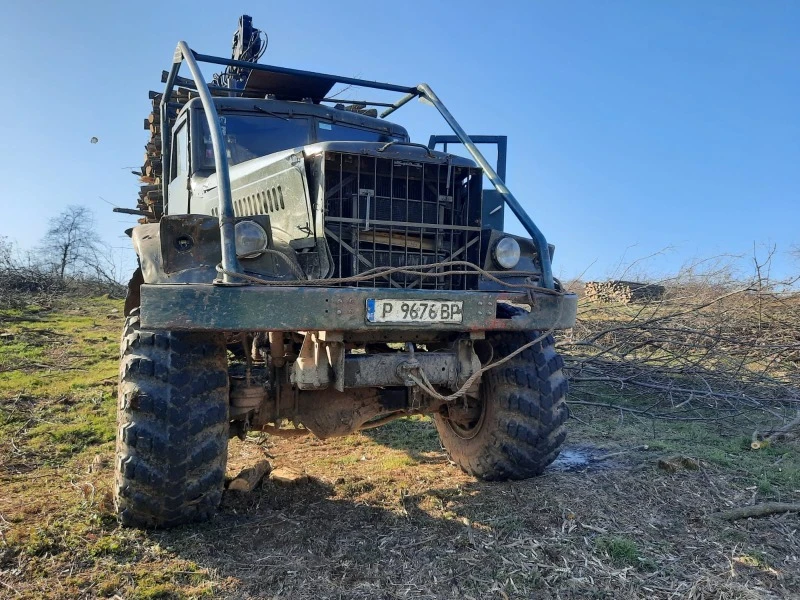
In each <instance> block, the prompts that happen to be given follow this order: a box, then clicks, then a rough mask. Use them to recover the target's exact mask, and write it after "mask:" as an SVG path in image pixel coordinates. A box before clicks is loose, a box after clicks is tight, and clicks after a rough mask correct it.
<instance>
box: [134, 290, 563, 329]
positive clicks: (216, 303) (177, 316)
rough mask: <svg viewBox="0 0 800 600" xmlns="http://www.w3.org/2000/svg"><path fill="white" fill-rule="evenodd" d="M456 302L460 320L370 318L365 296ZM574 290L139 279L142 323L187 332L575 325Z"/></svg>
mask: <svg viewBox="0 0 800 600" xmlns="http://www.w3.org/2000/svg"><path fill="white" fill-rule="evenodd" d="M370 298H374V299H390V298H396V299H402V300H408V301H425V300H444V301H462V302H463V303H464V306H463V319H462V322H461V323H420V324H416V323H402V324H398V323H371V322H368V321H367V316H366V315H367V309H366V304H367V300H368V299H370ZM498 301H504V302H511V303H519V304H528V305H530V304H531V301H533V305H532V306H531V312H530V313H529V314H527V315H520V316H515V317H513V318H511V319H501V318H497V317H496V305H497V302H498ZM577 309H578V297H577V296H576V295H575V294H561V295H556V294H547V293H541V292H540V293H532V294H531V295H530V296H528V295H527V294H516V293H508V292H484V291H441V290H439V291H435V290H406V289H376V288H329V287H300V286H298V287H268V286H224V285H211V284H185V285H181V284H144V285H142V286H141V320H142V327H144V328H146V329H170V330H191V331H353V332H356V331H357V332H365V331H376V330H379V331H391V330H395V331H396V330H401V329H402V330H412V329H424V330H426V331H430V330H436V331H490V330H523V331H528V330H539V331H542V330H547V329H551V328H554V329H567V328H569V327H572V326H573V325H574V324H575V317H576V314H577Z"/></svg>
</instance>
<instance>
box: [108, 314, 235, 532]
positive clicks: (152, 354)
mask: <svg viewBox="0 0 800 600" xmlns="http://www.w3.org/2000/svg"><path fill="white" fill-rule="evenodd" d="M227 366H228V363H227V353H226V349H225V338H224V336H222V335H218V334H205V333H193V332H170V331H158V332H155V331H143V330H141V328H140V326H139V309H138V308H137V309H134V310H132V311H131V314H130V315H129V316H128V318H127V319H126V321H125V328H124V330H123V334H122V345H121V360H120V378H119V395H118V397H119V404H118V413H117V415H118V418H117V456H116V462H115V465H116V473H115V485H114V500H115V503H116V506H117V511H118V515H119V519H120V521H121V522H122V524H123V525H128V526H133V527H173V526H175V525H181V524H183V523H189V522H193V521H203V520H206V519H208V518H210V517H211V516H212V515H213V514H214V512H215V510H216V508H217V506H218V505H219V503H220V500H221V499H222V491H223V485H224V481H225V463H226V461H227V455H228V371H227Z"/></svg>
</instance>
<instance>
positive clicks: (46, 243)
mask: <svg viewBox="0 0 800 600" xmlns="http://www.w3.org/2000/svg"><path fill="white" fill-rule="evenodd" d="M41 246H42V249H43V250H44V251H45V252H46V253H47V256H48V257H50V258H49V260H50V262H51V264H52V265H53V269H54V271H55V272H56V274H57V275H58V277H59V278H60V279H61V280H63V279H64V278H65V277H66V276H67V275H81V274H83V273H85V272H86V271H87V269H89V268H91V266H92V265H91V262H92V260H93V259H94V258H95V257H97V256H98V255H100V252H99V246H100V239H99V237H98V236H97V233H96V232H95V229H94V215H93V214H92V211H91V210H90V209H89V208H87V207H85V206H78V205H70V206H68V207H67V208H65V209H64V210H63V211H62V212H61V214H59V215H58V216H57V217H53V218H51V219H50V221H49V228H48V229H47V232H46V233H45V234H44V238H42V242H41Z"/></svg>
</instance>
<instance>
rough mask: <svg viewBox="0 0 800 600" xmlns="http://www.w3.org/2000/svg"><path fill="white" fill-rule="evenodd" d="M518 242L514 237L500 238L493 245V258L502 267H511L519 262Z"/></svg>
mask: <svg viewBox="0 0 800 600" xmlns="http://www.w3.org/2000/svg"><path fill="white" fill-rule="evenodd" d="M519 255H520V250H519V242H517V240H515V239H514V238H510V237H505V238H502V239H501V240H500V241H499V242H497V245H496V246H495V247H494V259H495V260H496V261H497V264H498V265H500V266H501V267H503V268H504V269H513V268H514V267H516V266H517V263H518V262H519Z"/></svg>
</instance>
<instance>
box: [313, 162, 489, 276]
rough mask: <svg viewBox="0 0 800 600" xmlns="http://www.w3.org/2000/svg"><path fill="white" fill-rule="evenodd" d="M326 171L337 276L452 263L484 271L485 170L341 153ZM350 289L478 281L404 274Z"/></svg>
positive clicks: (329, 230)
mask: <svg viewBox="0 0 800 600" xmlns="http://www.w3.org/2000/svg"><path fill="white" fill-rule="evenodd" d="M324 169H325V174H324V177H325V184H324V189H325V235H326V237H327V239H328V245H329V247H330V249H331V253H332V255H333V264H334V274H333V277H350V276H353V275H358V274H360V273H363V272H364V271H368V270H370V269H372V268H374V267H389V266H391V267H402V266H418V265H429V264H433V263H437V262H444V261H450V260H466V261H469V262H471V263H475V264H480V251H481V187H482V186H481V172H480V170H479V169H477V168H473V167H464V166H454V165H452V164H448V163H433V162H418V161H408V160H398V159H394V158H380V157H378V158H376V157H372V156H364V155H359V154H348V153H341V152H327V153H326V154H325V164H324ZM446 270H449V269H437V271H438V272H442V271H446ZM457 270H463V269H457ZM347 285H355V286H361V287H395V288H419V289H439V290H454V289H474V288H476V287H477V276H474V275H448V276H444V277H419V276H416V275H413V274H405V273H398V274H395V275H392V276H391V277H376V278H372V279H368V280H366V281H361V282H357V283H353V284H347Z"/></svg>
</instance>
